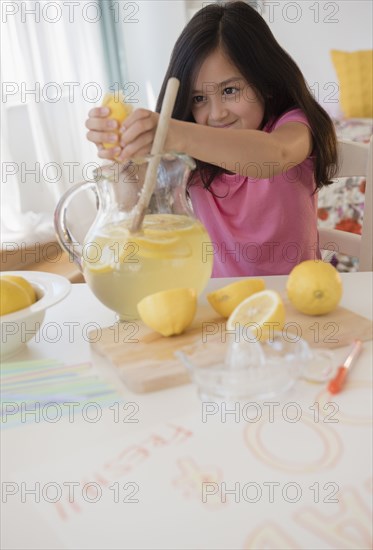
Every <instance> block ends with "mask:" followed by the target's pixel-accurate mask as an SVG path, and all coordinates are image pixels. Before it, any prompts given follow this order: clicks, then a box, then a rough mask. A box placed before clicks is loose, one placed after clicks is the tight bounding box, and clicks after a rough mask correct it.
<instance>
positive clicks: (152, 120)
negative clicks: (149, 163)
mask: <svg viewBox="0 0 373 550" xmlns="http://www.w3.org/2000/svg"><path fill="white" fill-rule="evenodd" d="M158 117H159V115H158V114H157V113H153V112H152V111H148V110H146V109H137V110H136V111H134V112H133V113H132V114H131V115H130V116H129V117H128V118H127V119H126V121H125V124H124V127H123V128H124V129H123V133H122V138H121V146H122V147H123V151H122V153H121V155H120V160H121V161H126V160H128V159H129V158H131V157H136V156H142V155H144V154H147V153H149V152H150V149H151V144H152V142H153V139H154V134H155V128H156V125H157V122H158ZM165 150H168V151H170V150H174V151H181V152H183V153H186V154H188V155H189V156H191V157H193V158H195V159H198V160H202V161H204V162H208V163H210V164H215V165H216V166H222V167H223V168H224V169H226V170H229V171H231V172H235V173H239V174H242V175H244V176H248V177H255V178H269V177H271V176H274V175H276V174H280V173H282V172H284V171H286V170H288V169H289V168H291V167H292V166H294V165H297V164H300V163H301V162H303V160H305V159H306V158H307V157H308V156H309V155H310V153H311V151H312V134H311V131H310V129H309V128H308V127H307V126H306V125H305V124H302V123H301V122H287V123H285V124H283V125H282V126H280V127H279V128H277V129H276V130H274V131H273V132H271V133H267V132H263V131H260V130H238V129H237V130H236V129H230V128H228V129H223V128H211V127H209V126H204V125H201V124H195V123H191V122H183V121H180V120H174V119H171V121H170V126H169V132H168V136H167V141H166V145H165Z"/></svg>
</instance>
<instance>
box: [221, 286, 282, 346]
mask: <svg viewBox="0 0 373 550" xmlns="http://www.w3.org/2000/svg"><path fill="white" fill-rule="evenodd" d="M284 325H285V306H284V304H283V301H282V299H281V296H280V295H279V293H278V292H276V291H275V290H262V291H261V292H256V293H255V294H253V295H252V296H249V298H246V300H244V301H243V302H241V303H240V304H239V305H238V306H237V307H236V309H235V310H234V311H233V312H232V313H231V315H230V317H229V319H228V321H227V325H226V326H227V330H237V328H239V327H242V326H244V327H250V328H251V329H252V330H253V332H254V333H255V332H256V335H257V337H258V338H259V339H260V340H264V339H266V337H268V335H269V334H271V333H272V331H278V330H282V329H283V327H284Z"/></svg>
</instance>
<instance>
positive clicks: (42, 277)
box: [0, 271, 71, 359]
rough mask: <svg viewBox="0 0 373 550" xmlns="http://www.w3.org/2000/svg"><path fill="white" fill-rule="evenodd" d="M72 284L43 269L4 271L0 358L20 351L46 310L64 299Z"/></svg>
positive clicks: (0, 279) (0, 296) (0, 300)
mask: <svg viewBox="0 0 373 550" xmlns="http://www.w3.org/2000/svg"><path fill="white" fill-rule="evenodd" d="M70 288H71V283H70V281H68V279H66V278H65V277H61V276H60V275H55V274H53V273H44V272H42V271H40V272H39V271H7V272H4V273H3V274H2V275H1V276H0V307H1V315H0V338H1V346H0V357H1V359H7V358H8V357H11V356H12V355H14V354H15V353H18V352H19V351H21V350H22V349H23V348H24V346H25V344H27V342H29V341H30V340H31V339H32V338H34V337H35V336H36V334H37V333H38V332H39V330H40V328H41V326H42V323H43V321H44V317H45V313H46V310H47V309H48V308H49V307H51V306H53V305H55V304H56V303H57V302H59V301H60V300H62V299H63V298H65V297H66V296H67V295H68V293H69V292H70Z"/></svg>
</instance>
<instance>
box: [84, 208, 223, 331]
mask: <svg viewBox="0 0 373 550" xmlns="http://www.w3.org/2000/svg"><path fill="white" fill-rule="evenodd" d="M208 243H210V239H209V236H208V234H207V232H206V230H205V228H204V227H203V225H202V224H201V223H200V222H199V221H198V220H196V219H193V218H190V217H188V216H182V215H175V214H149V215H146V216H145V219H144V221H143V225H142V231H141V233H140V234H138V235H131V234H130V231H129V222H127V223H126V222H122V223H120V224H112V225H108V226H106V227H102V228H101V230H100V232H99V233H98V234H97V235H96V236H95V237H94V238H92V239H91V240H90V242H86V243H85V244H84V254H83V273H84V277H85V279H86V281H87V283H88V285H89V286H90V288H91V290H92V291H93V293H94V294H95V295H96V296H97V298H98V299H99V300H100V301H101V302H102V303H104V304H105V305H106V306H107V307H109V308H110V309H113V310H114V311H116V312H117V313H118V314H119V317H120V319H121V320H131V319H137V318H138V312H137V304H138V302H139V301H140V300H141V299H142V298H144V297H145V296H147V295H149V294H153V293H155V292H158V291H161V290H168V289H171V288H180V287H190V288H194V289H195V290H196V292H197V294H200V293H201V292H202V290H203V289H204V288H205V286H206V284H207V282H208V280H209V277H210V275H211V270H212V259H211V256H210V255H207V257H206V258H205V257H204V256H206V255H205V254H204V247H206V244H208Z"/></svg>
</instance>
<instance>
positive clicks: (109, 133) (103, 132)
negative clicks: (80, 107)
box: [85, 107, 122, 160]
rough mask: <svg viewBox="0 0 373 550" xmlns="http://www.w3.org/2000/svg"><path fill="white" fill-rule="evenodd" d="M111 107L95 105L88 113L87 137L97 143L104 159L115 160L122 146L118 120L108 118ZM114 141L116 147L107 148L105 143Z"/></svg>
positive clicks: (100, 155)
mask: <svg viewBox="0 0 373 550" xmlns="http://www.w3.org/2000/svg"><path fill="white" fill-rule="evenodd" d="M109 114H110V109H109V108H108V107H95V108H94V109H91V110H90V111H89V113H88V119H87V120H86V123H85V125H86V128H88V130H89V132H87V138H88V140H89V141H92V142H93V143H95V144H96V146H97V149H98V156H99V157H100V158H103V159H108V160H114V158H115V157H117V156H118V155H119V154H120V153H121V151H122V148H121V146H120V144H119V141H118V134H117V133H116V131H117V130H118V122H117V121H116V120H111V119H108V118H107V117H108V115H109ZM107 142H110V143H113V144H114V147H112V148H111V149H105V148H104V146H103V145H102V144H103V143H107Z"/></svg>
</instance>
